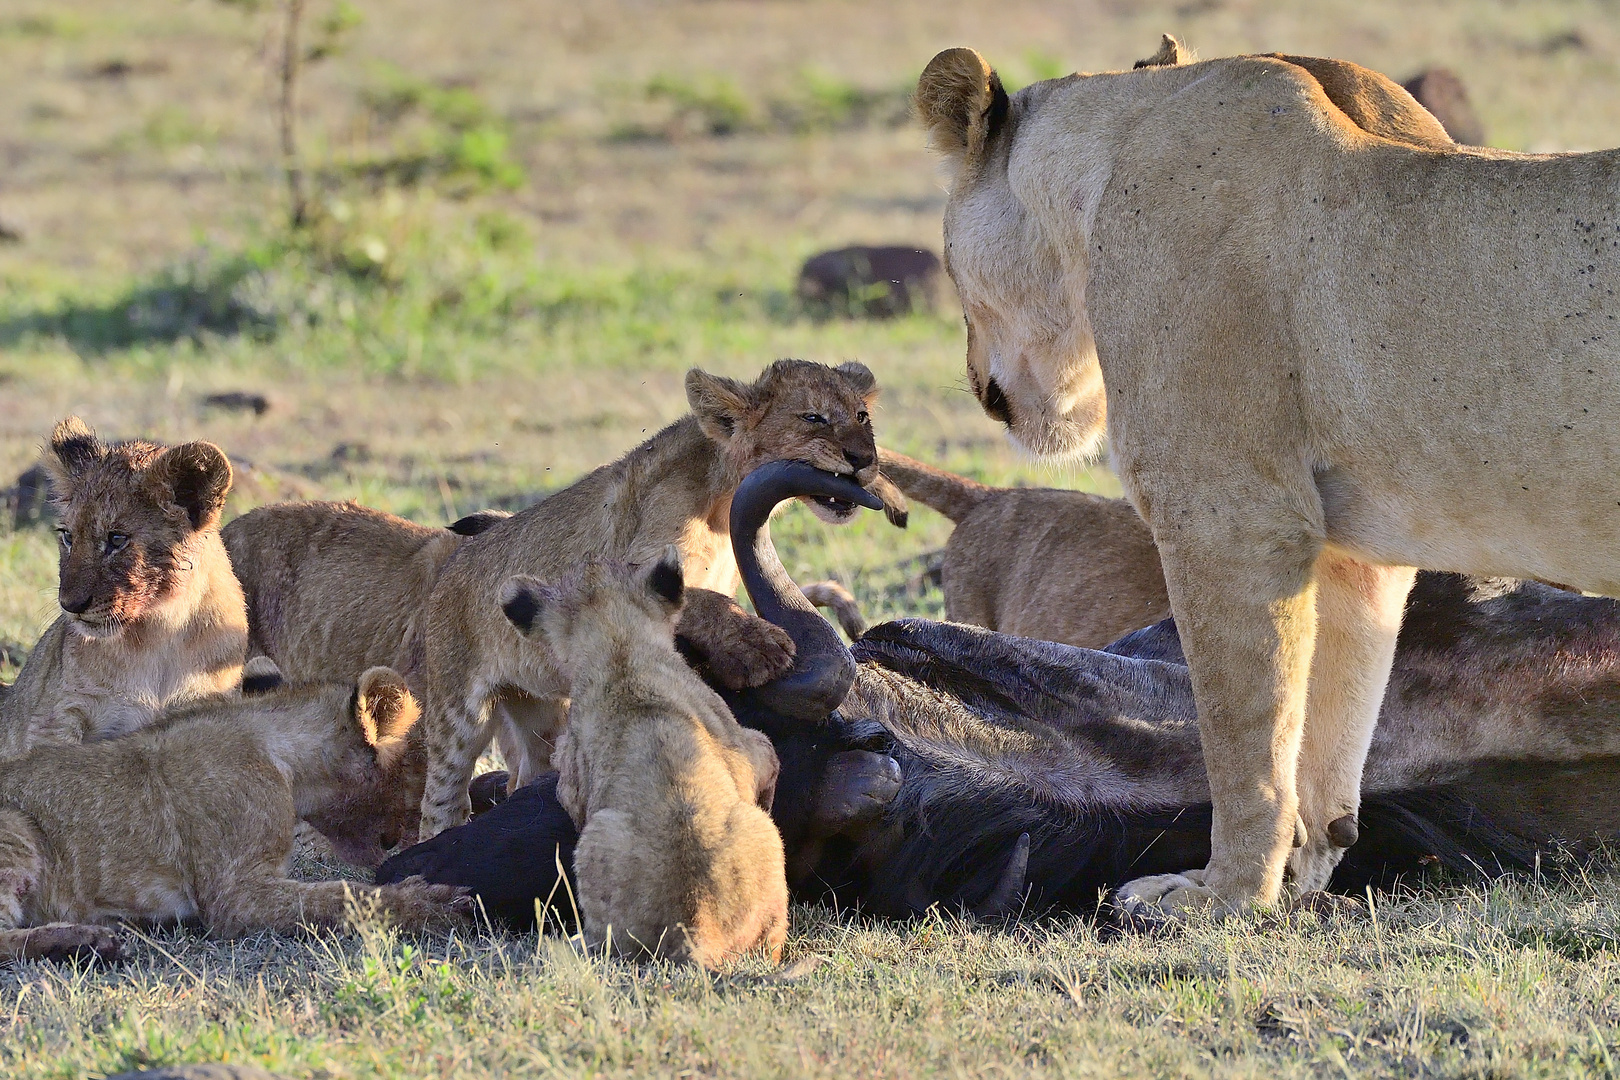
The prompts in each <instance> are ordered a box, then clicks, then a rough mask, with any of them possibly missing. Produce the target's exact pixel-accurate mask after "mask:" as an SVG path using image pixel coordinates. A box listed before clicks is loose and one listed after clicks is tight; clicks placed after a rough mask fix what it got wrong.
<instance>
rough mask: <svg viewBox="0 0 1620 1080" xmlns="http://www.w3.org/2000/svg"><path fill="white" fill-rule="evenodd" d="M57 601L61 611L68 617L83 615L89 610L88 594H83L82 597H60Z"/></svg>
mask: <svg viewBox="0 0 1620 1080" xmlns="http://www.w3.org/2000/svg"><path fill="white" fill-rule="evenodd" d="M57 599H58V602H59V603H61V605H62V610H63V611H65V612H67V613H68V614H69V615H83V614H84V613H85V612H86V611H89V610H90V600H91V596H90V594H89V593H85V594H84V595H83V596H62V597H58V598H57Z"/></svg>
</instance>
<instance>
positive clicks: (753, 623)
mask: <svg viewBox="0 0 1620 1080" xmlns="http://www.w3.org/2000/svg"><path fill="white" fill-rule="evenodd" d="M675 631H676V633H678V634H680V635H681V637H683V638H685V639H686V640H687V641H689V642H691V643H692V644H693V645H695V646H696V647H697V648H698V650H699V651H701V652H702V653H703V656H704V658H705V659H707V660H708V662H709V668H710V670H712V671H713V672H714V675H715V678H717V679H719V680H720V681H721V682H722V683H724V684H725V685H726V686H727V687H730V688H731V689H733V690H741V689H742V688H743V687H746V686H759V685H761V684H763V683H768V682H770V681H771V680H772V679H774V678H776V677H777V676H778V675H781V674H783V673H784V672H786V671H787V670H788V669H789V668H791V667H792V666H793V639H792V638H791V637H789V636H788V633H787V631H786V630H783V629H782V628H781V627H779V626H777V625H775V624H774V623H769V622H766V621H765V620H764V619H761V618H760V617H758V616H757V615H750V614H748V612H746V611H744V610H743V609H742V608H741V607H739V606H738V604H737V602H736V601H735V600H733V599H732V598H731V597H729V596H725V595H723V594H721V593H717V592H714V591H713V590H710V589H687V590H686V603H685V606H684V607H683V608H682V609H681V618H680V622H679V623H677V624H676V628H675Z"/></svg>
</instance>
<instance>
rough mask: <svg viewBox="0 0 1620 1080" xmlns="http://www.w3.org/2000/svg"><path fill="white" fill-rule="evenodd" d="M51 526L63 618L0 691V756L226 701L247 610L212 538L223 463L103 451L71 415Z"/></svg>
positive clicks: (141, 446) (207, 448) (63, 435)
mask: <svg viewBox="0 0 1620 1080" xmlns="http://www.w3.org/2000/svg"><path fill="white" fill-rule="evenodd" d="M45 464H46V467H47V468H48V469H49V471H50V474H51V497H52V499H53V500H54V501H55V503H56V505H57V509H58V511H59V512H60V515H61V525H60V527H59V528H58V534H59V535H60V537H61V563H60V579H61V580H60V590H59V593H58V599H59V600H60V602H61V605H62V614H61V616H60V617H59V618H58V619H57V620H56V622H55V623H53V624H52V625H51V627H50V629H49V630H47V631H46V632H45V635H44V637H43V638H41V639H40V641H39V644H38V645H36V646H35V647H34V650H33V652H32V653H30V655H29V657H28V663H27V664H26V665H25V666H24V667H23V670H22V674H21V675H19V676H18V678H17V682H16V683H15V684H14V685H12V686H11V687H9V688H3V689H0V757H14V756H16V755H18V754H21V753H23V752H24V751H26V750H27V749H28V748H29V747H31V746H35V745H38V744H42V743H76V742H80V741H82V740H87V739H99V738H108V737H111V736H114V735H122V734H126V733H128V732H131V731H134V730H137V729H138V728H140V727H142V726H144V725H145V724H147V723H149V722H150V721H151V720H152V718H153V717H154V716H156V715H157V714H158V712H159V710H161V709H162V708H163V707H164V706H166V705H168V704H171V703H174V702H183V701H187V700H191V699H195V698H200V697H204V696H206V695H209V694H216V693H220V692H222V691H227V690H232V689H234V688H235V687H236V686H237V684H238V682H239V681H240V680H241V674H242V660H243V657H244V656H245V654H246V652H247V608H246V604H245V603H244V601H243V599H242V588H241V586H240V585H238V584H237V581H236V576H235V575H234V574H233V573H232V572H231V564H230V560H229V559H228V558H227V557H226V554H225V547H224V545H223V544H222V543H221V541H220V536H219V515H220V511H221V509H222V508H223V507H224V505H225V496H226V493H227V492H229V491H230V488H231V464H230V461H229V460H228V459H227V458H226V457H225V454H224V453H223V452H222V451H221V450H220V449H219V447H217V446H214V445H213V444H212V443H206V442H190V443H186V444H184V445H182V446H176V447H173V448H169V449H165V448H163V447H161V446H156V445H154V444H152V443H148V442H138V441H137V442H126V443H114V444H111V445H108V444H105V443H102V442H101V441H100V440H99V439H97V438H96V435H95V433H94V432H93V431H91V430H90V429H89V428H88V427H87V426H85V424H84V422H83V421H82V420H80V419H79V418H78V417H69V418H67V419H66V420H63V421H62V422H61V423H59V424H57V425H56V430H55V431H54V432H52V434H51V441H50V446H49V448H48V453H47V454H46V458H45Z"/></svg>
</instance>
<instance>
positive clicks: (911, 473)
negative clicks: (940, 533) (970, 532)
mask: <svg viewBox="0 0 1620 1080" xmlns="http://www.w3.org/2000/svg"><path fill="white" fill-rule="evenodd" d="M878 467H879V468H881V469H882V470H883V475H884V476H887V477H888V478H889V479H890V480H892V481H894V486H895V487H897V488H899V489H900V490H901V491H903V492H905V493H906V495H907V496H908V497H910V498H913V499H916V500H917V501H918V502H920V503H922V504H923V505H924V506H928V507H932V508H933V509H935V510H938V511H939V512H940V513H942V514H944V515H945V516H946V517H948V518H950V519H951V520H952V521H961V520H962V519H963V518H965V517H967V516H968V515H969V514H971V513H972V512H973V510H974V508H975V507H977V506H978V505H979V504H980V503H982V502H983V501H984V500H985V499H987V498H989V497H990V496H991V495H993V494H995V491H996V489H995V488H993V487H989V486H987V485H985V484H981V483H979V482H978V481H976V480H969V479H968V478H967V477H965V476H957V475H956V474H955V473H952V472H946V471H945V470H944V469H936V468H934V467H933V466H932V465H924V464H923V463H922V462H920V461H918V460H916V459H915V458H908V457H906V455H904V454H897V453H895V452H894V451H893V450H885V449H883V448H882V447H879V448H878Z"/></svg>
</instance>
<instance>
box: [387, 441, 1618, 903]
mask: <svg viewBox="0 0 1620 1080" xmlns="http://www.w3.org/2000/svg"><path fill="white" fill-rule="evenodd" d="M804 494H825V495H831V496H835V497H842V498H850V499H854V500H855V501H857V502H862V503H863V504H870V502H871V498H870V496H868V495H866V493H864V492H861V491H860V490H859V489H857V488H855V487H854V485H852V484H850V483H849V482H848V481H846V480H843V479H841V478H839V477H834V476H830V475H829V474H825V473H821V472H818V471H816V470H814V469H811V468H810V467H808V466H804V465H795V464H787V463H778V464H773V465H769V466H766V467H764V468H762V469H760V470H758V471H757V472H756V473H754V474H753V475H752V476H750V477H749V478H748V480H746V481H745V482H744V484H743V485H742V487H740V488H739V489H738V492H737V495H736V498H735V499H734V501H733V504H732V522H731V529H732V538H733V544H734V546H735V547H736V550H737V556H738V564H739V567H740V568H741V570H742V575H743V580H744V583H745V585H746V586H747V588H748V591H749V594H750V596H751V597H752V598H753V600H754V604H755V607H756V609H757V610H758V611H759V613H760V614H761V615H762V616H764V617H765V618H767V619H770V620H771V621H773V622H776V623H778V624H779V625H781V626H783V627H784V628H786V629H787V630H788V631H789V633H790V634H792V636H793V637H794V640H795V642H796V644H797V647H798V652H797V657H796V662H795V667H794V670H793V671H792V672H790V673H789V674H788V675H786V676H783V678H782V679H779V680H777V681H776V682H774V683H772V684H769V685H767V686H764V687H760V688H758V689H756V690H753V691H745V692H742V693H737V694H730V695H728V703H729V704H730V705H731V707H732V709H733V710H734V712H735V713H736V714H737V717H738V719H739V720H740V721H742V722H743V723H744V724H748V725H750V726H753V727H756V728H759V729H760V730H762V731H764V732H765V733H766V734H768V735H769V736H770V737H771V739H772V741H773V742H774V743H775V745H776V747H777V752H778V755H779V756H780V757H781V759H782V776H781V779H780V780H779V782H778V787H777V802H776V805H775V807H774V809H773V813H772V816H773V817H774V818H775V820H776V822H777V824H778V826H779V827H780V828H781V829H782V833H783V839H784V843H785V846H786V848H787V854H788V874H789V882H790V884H791V885H792V886H793V887H794V889H795V891H796V893H797V894H798V895H799V896H800V897H801V898H811V899H830V900H835V901H836V902H838V903H839V904H841V905H851V906H853V905H859V906H860V907H862V908H863V909H865V910H867V911H871V912H875V913H878V914H883V915H889V916H905V915H908V914H911V913H914V912H918V911H921V910H924V909H926V908H927V907H928V906H930V905H931V904H935V903H942V904H947V905H959V906H961V907H964V908H967V909H969V910H972V911H975V912H978V913H980V914H996V913H1003V912H1007V911H1010V910H1013V909H1016V908H1029V909H1039V908H1047V907H1057V908H1062V909H1068V910H1076V911H1086V912H1089V911H1092V910H1094V909H1095V908H1096V906H1097V903H1098V900H1099V897H1100V896H1101V894H1102V893H1103V892H1104V891H1105V890H1106V889H1107V888H1108V887H1109V886H1111V885H1112V884H1114V883H1117V882H1120V881H1123V880H1126V879H1129V878H1136V877H1141V876H1144V875H1149V874H1154V873H1161V872H1170V871H1172V870H1174V869H1175V868H1178V867H1184V866H1188V865H1200V863H1199V860H1201V859H1203V858H1205V856H1206V855H1207V848H1208V843H1209V821H1210V817H1209V814H1210V810H1209V801H1208V800H1209V792H1208V787H1207V783H1206V780H1205V774H1204V768H1203V757H1202V751H1201V748H1200V745H1199V741H1198V730H1197V724H1196V717H1195V712H1194V706H1193V697H1192V689H1191V684H1190V681H1189V678H1188V673H1187V668H1186V667H1185V666H1184V664H1183V663H1182V662H1181V659H1182V658H1181V649H1180V643H1179V640H1178V639H1177V637H1176V632H1175V627H1174V624H1173V623H1171V622H1169V621H1166V622H1163V623H1159V624H1157V625H1155V626H1152V627H1148V628H1146V629H1144V630H1140V631H1137V632H1135V633H1133V634H1130V635H1127V636H1126V637H1125V638H1122V639H1121V640H1120V641H1118V642H1116V643H1114V644H1113V645H1111V646H1109V647H1108V648H1107V649H1104V650H1091V649H1081V648H1076V647H1073V646H1067V645H1058V644H1053V643H1050V642H1041V641H1034V640H1031V639H1027V638H1017V637H1012V636H1009V635H1005V634H997V633H994V632H992V631H987V630H983V629H979V628H976V627H969V626H961V625H957V624H951V623H940V622H933V621H929V620H920V619H905V620H900V621H897V622H891V623H885V624H882V625H879V626H877V627H874V628H873V629H871V630H870V631H868V632H867V634H866V635H865V636H863V637H862V638H861V639H860V640H859V641H858V642H856V643H855V645H854V646H853V647H852V648H846V647H845V646H844V644H843V642H842V641H841V640H840V639H839V637H838V636H837V634H836V632H834V631H833V629H832V627H831V626H830V625H828V624H827V623H826V622H825V621H824V620H823V619H822V618H821V617H820V616H819V615H818V614H817V613H816V612H815V610H814V609H813V608H812V607H811V606H810V604H809V602H808V601H806V600H805V599H804V597H803V595H802V594H801V593H800V592H799V590H798V589H797V587H796V586H794V584H793V583H792V581H791V580H790V579H789V577H788V575H787V573H786V571H785V570H784V569H783V568H782V565H781V563H780V561H779V560H778V559H777V557H776V553H775V550H774V548H773V547H772V545H771V542H770V536H769V531H768V529H767V527H766V524H765V523H766V521H767V519H768V517H769V514H770V512H771V510H772V509H773V508H774V507H775V505H776V504H777V503H778V502H780V501H782V500H784V499H787V498H791V497H794V496H798V495H804ZM1616 778H1620V604H1616V603H1615V602H1613V601H1609V600H1604V599H1597V598H1591V597H1584V596H1581V595H1579V594H1576V593H1570V592H1565V591H1562V590H1558V589H1554V588H1550V587H1548V586H1544V585H1539V584H1536V583H1531V582H1518V581H1505V580H1483V579H1470V578H1464V577H1460V576H1458V575H1451V574H1424V575H1421V576H1420V577H1419V580H1418V585H1417V587H1416V588H1415V589H1414V591H1413V593H1412V596H1411V599H1410V600H1409V602H1408V605H1407V614H1406V620H1405V624H1404V626H1403V630H1402V633H1401V638H1400V644H1399V647H1398V649H1397V656H1396V662H1395V669H1394V674H1393V675H1392V676H1391V680H1390V684H1389V690H1388V694H1387V696H1386V698H1385V702H1384V706H1383V711H1382V715H1381V717H1380V720H1379V725H1378V728H1377V730H1376V732H1375V734H1374V737H1373V745H1372V749H1371V753H1370V755H1369V758H1368V762H1367V769H1366V773H1365V777H1364V781H1363V801H1362V806H1361V811H1360V815H1359V820H1350V819H1342V820H1341V821H1339V822H1335V823H1334V832H1335V835H1333V837H1332V838H1333V839H1334V841H1335V842H1338V843H1341V846H1350V845H1353V846H1351V847H1350V851H1349V853H1348V855H1347V857H1346V858H1345V860H1344V862H1343V863H1342V864H1341V865H1340V867H1339V870H1338V873H1337V874H1336V875H1335V877H1334V880H1333V888H1334V889H1335V890H1339V891H1345V892H1351V893H1355V892H1360V891H1361V890H1362V889H1363V888H1364V887H1365V886H1366V885H1368V884H1381V883H1386V882H1389V881H1391V880H1392V879H1394V878H1395V877H1397V876H1400V875H1415V874H1416V873H1418V872H1420V871H1421V870H1422V869H1423V868H1424V867H1425V866H1428V865H1431V864H1438V865H1440V866H1444V867H1448V868H1451V869H1453V870H1455V871H1458V872H1461V873H1465V874H1478V873H1484V874H1490V873H1494V872H1497V871H1499V870H1512V869H1519V868H1527V867H1529V866H1530V865H1532V864H1533V863H1534V861H1535V859H1536V857H1537V853H1538V852H1539V851H1544V850H1548V849H1550V848H1551V847H1554V846H1558V845H1565V844H1567V845H1572V846H1578V845H1580V844H1582V843H1584V842H1587V841H1590V840H1593V839H1601V838H1607V837H1612V836H1615V835H1616V834H1620V802H1617V800H1615V799H1614V798H1613V797H1612V792H1613V788H1614V783H1615V780H1616ZM549 790H550V789H548V788H547V787H546V785H545V783H544V782H543V781H542V782H541V783H540V784H537V785H534V786H532V787H531V788H528V789H524V791H523V792H520V793H519V794H518V795H514V796H513V799H512V800H510V801H508V802H507V803H505V804H503V805H501V806H499V807H497V808H496V809H494V810H492V811H490V812H488V813H487V814H485V815H484V816H482V817H480V818H478V819H475V820H474V821H473V822H471V823H469V824H467V825H465V826H463V827H461V828H459V829H452V830H449V831H448V832H446V833H445V834H443V835H441V836H439V837H436V838H434V839H433V840H431V841H429V842H428V843H425V844H421V845H418V846H417V847H415V848H411V849H409V850H407V851H405V852H402V853H401V854H400V855H398V856H395V858H394V859H392V860H390V861H389V863H387V864H385V865H384V867H383V869H382V870H381V871H379V876H378V880H379V881H388V880H394V879H396V878H401V877H404V876H407V875H409V874H412V873H421V874H423V875H424V876H425V877H427V878H428V880H430V881H443V882H450V883H455V884H463V885H469V886H472V887H474V888H475V889H476V890H478V891H479V892H480V895H482V896H484V898H485V901H486V904H488V905H489V906H490V907H491V908H492V909H497V913H498V914H502V915H505V916H509V917H515V918H516V919H518V920H520V921H521V920H523V917H524V915H525V913H526V912H531V911H532V909H533V903H534V899H535V898H537V897H538V898H541V899H544V898H546V897H553V899H554V900H555V899H556V898H557V897H561V896H565V895H566V889H565V888H559V883H558V881H557V875H556V869H555V868H556V866H557V865H559V860H558V858H557V852H558V849H559V846H561V847H562V848H563V854H564V856H565V857H566V853H567V849H568V848H569V847H570V846H571V844H572V841H573V838H574V833H573V829H572V823H571V822H569V821H568V818H567V815H566V814H565V813H563V812H562V811H561V808H560V807H559V806H557V805H556V802H555V797H554V795H550V794H549ZM1358 837H1359V839H1358ZM563 865H566V862H565V859H564V862H563Z"/></svg>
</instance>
